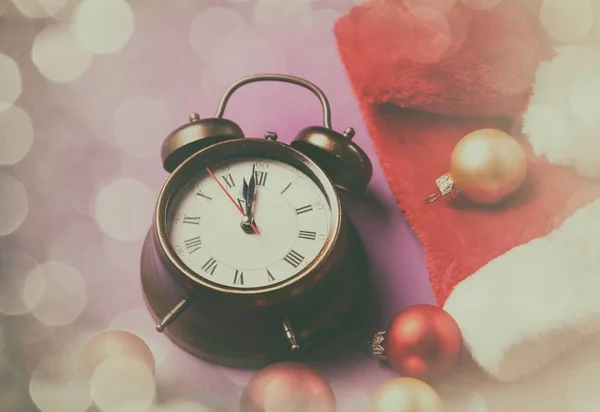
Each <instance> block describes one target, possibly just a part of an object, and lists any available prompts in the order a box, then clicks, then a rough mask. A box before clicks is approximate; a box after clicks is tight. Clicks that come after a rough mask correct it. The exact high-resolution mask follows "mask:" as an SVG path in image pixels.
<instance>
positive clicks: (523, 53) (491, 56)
mask: <svg viewBox="0 0 600 412" xmlns="http://www.w3.org/2000/svg"><path fill="white" fill-rule="evenodd" d="M483 57H484V59H485V60H486V61H487V63H488V64H489V65H490V67H491V70H490V71H489V72H488V73H487V74H486V75H485V78H484V79H483V80H485V82H486V84H487V85H488V87H492V88H494V89H495V90H496V91H498V92H500V93H502V94H504V95H507V96H510V95H516V94H520V93H523V92H524V91H525V90H526V89H528V88H529V87H530V85H531V84H532V83H533V81H534V77H535V73H536V68H537V64H538V62H537V60H536V57H535V55H534V53H533V51H532V50H531V48H530V47H529V46H528V45H526V44H525V43H523V42H522V41H520V40H518V39H517V38H511V37H498V38H496V39H494V40H493V41H492V42H490V43H489V44H488V45H487V48H486V49H485V52H484V56H483Z"/></svg>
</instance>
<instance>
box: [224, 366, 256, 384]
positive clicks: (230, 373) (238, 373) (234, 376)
mask: <svg viewBox="0 0 600 412" xmlns="http://www.w3.org/2000/svg"><path fill="white" fill-rule="evenodd" d="M219 370H220V371H221V373H222V374H223V376H225V377H226V378H227V379H229V380H230V381H231V382H233V383H235V384H236V385H238V386H240V387H242V388H243V387H244V386H246V384H248V382H249V381H250V379H252V376H254V374H255V373H256V371H253V370H245V369H235V368H228V367H225V366H220V367H219Z"/></svg>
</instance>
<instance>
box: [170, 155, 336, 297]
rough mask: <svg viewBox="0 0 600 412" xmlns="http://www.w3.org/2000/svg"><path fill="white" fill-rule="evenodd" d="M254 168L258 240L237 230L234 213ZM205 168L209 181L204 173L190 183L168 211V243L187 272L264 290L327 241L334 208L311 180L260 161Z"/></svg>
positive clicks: (290, 169)
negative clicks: (187, 269) (190, 271)
mask: <svg viewBox="0 0 600 412" xmlns="http://www.w3.org/2000/svg"><path fill="white" fill-rule="evenodd" d="M253 167H254V169H255V175H254V177H255V183H256V186H255V195H254V202H253V206H252V217H253V219H254V223H255V225H256V227H257V229H258V231H259V233H258V234H257V233H254V232H250V233H248V232H245V231H244V230H242V227H241V223H242V217H243V214H242V212H240V209H239V208H241V209H242V210H244V209H245V202H244V197H243V194H242V188H243V182H244V179H245V180H246V182H248V183H249V181H250V178H251V176H252V169H253ZM209 169H210V171H211V172H212V174H213V175H214V177H213V176H211V175H210V174H209V173H208V171H207V172H204V173H202V174H200V175H198V176H196V177H194V178H193V179H192V180H190V181H189V182H188V183H187V184H185V185H184V186H183V188H182V189H181V191H180V192H179V193H177V194H176V195H175V196H174V198H173V200H172V201H171V204H170V206H169V210H168V216H167V227H168V232H169V239H170V242H171V245H172V246H173V249H174V250H175V252H176V253H177V254H178V255H179V257H180V259H181V260H182V261H183V263H185V264H186V265H187V266H188V267H189V268H190V269H191V270H192V271H194V272H195V273H197V274H198V275H199V276H201V277H203V278H205V279H207V280H209V281H211V282H214V283H217V284H220V285H223V286H226V287H230V288H262V287H267V286H272V285H274V284H276V283H279V282H282V281H284V280H286V279H289V278H291V277H293V276H294V275H295V274H297V273H298V272H299V271H301V270H302V269H303V268H304V267H305V266H306V265H308V264H309V263H310V262H311V261H313V260H314V259H315V258H316V256H317V255H318V254H319V252H320V251H321V249H322V248H323V246H324V244H325V241H326V239H327V238H328V236H329V235H330V231H331V223H330V222H331V208H330V205H329V203H328V201H327V198H326V197H325V195H324V194H323V192H322V191H321V190H320V189H319V187H318V186H317V184H316V183H315V182H314V181H313V180H312V179H311V178H309V177H308V176H307V175H305V174H304V173H303V172H301V171H300V170H298V169H296V168H294V167H292V166H290V165H287V164H285V163H283V162H279V161H275V160H265V159H243V160H237V161H232V162H229V163H226V164H219V165H215V166H213V167H209ZM215 179H216V180H218V183H217V181H216V180H215ZM230 197H231V198H230ZM232 199H233V201H232ZM234 201H235V203H234ZM236 203H237V206H236ZM238 207H239V208H238Z"/></svg>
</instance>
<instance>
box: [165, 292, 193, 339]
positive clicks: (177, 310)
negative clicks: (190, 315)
mask: <svg viewBox="0 0 600 412" xmlns="http://www.w3.org/2000/svg"><path fill="white" fill-rule="evenodd" d="M191 304H192V295H188V296H186V297H185V299H183V300H181V301H180V302H179V303H178V304H177V305H175V306H174V307H173V309H171V310H170V311H169V313H167V314H166V315H165V317H164V318H162V320H161V321H160V323H159V324H158V325H156V331H157V332H160V333H162V332H164V331H165V328H166V327H167V326H169V325H170V324H171V323H173V322H175V321H176V320H177V318H178V317H179V316H181V315H182V314H183V312H185V311H186V310H187V308H189V307H190V305H191Z"/></svg>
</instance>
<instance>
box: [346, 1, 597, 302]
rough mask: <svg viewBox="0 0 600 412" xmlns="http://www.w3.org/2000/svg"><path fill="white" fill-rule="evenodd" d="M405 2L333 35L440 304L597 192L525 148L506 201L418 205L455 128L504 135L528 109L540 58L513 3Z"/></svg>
mask: <svg viewBox="0 0 600 412" xmlns="http://www.w3.org/2000/svg"><path fill="white" fill-rule="evenodd" d="M408 3H416V2H404V1H402V0H384V1H372V2H370V3H368V4H365V5H361V6H357V7H355V8H353V9H352V10H351V11H350V12H349V14H348V15H346V16H344V17H343V18H341V19H340V20H339V21H338V22H337V24H336V27H335V34H336V37H337V40H338V45H339V52H340V55H341V58H342V60H343V62H344V65H345V67H346V70H347V73H348V76H349V78H350V81H351V83H352V86H353V88H354V91H355V93H356V96H357V97H358V99H359V101H360V104H361V107H362V111H363V114H364V118H365V121H366V124H367V128H368V131H369V133H370V136H371V137H372V139H373V141H374V144H375V147H376V149H377V153H378V157H379V160H380V162H381V164H382V167H383V169H384V171H385V173H386V175H387V177H388V179H389V183H390V186H391V190H392V192H393V194H394V195H395V197H396V198H397V200H398V204H399V207H400V208H401V209H402V210H403V211H404V213H405V216H406V218H407V220H408V221H409V223H410V225H411V226H412V228H413V229H414V231H415V232H416V234H417V236H418V237H419V239H420V241H421V242H422V245H423V247H424V250H425V254H426V256H427V265H428V269H429V273H430V277H431V282H432V285H433V288H434V292H435V295H436V297H437V299H438V301H439V303H440V305H443V304H444V302H445V301H446V299H447V298H448V296H449V295H450V293H451V292H452V290H453V288H454V287H455V286H456V285H457V284H458V283H460V282H461V281H462V280H464V279H465V278H467V277H469V276H470V275H471V274H473V273H475V272H476V271H477V270H478V269H479V268H481V267H483V266H484V265H486V264H487V263H488V262H490V261H491V260H493V259H494V258H496V257H497V256H499V255H502V254H503V253H505V252H507V251H508V250H510V249H512V248H514V247H515V246H518V245H521V244H524V243H527V242H529V241H530V240H532V239H534V238H538V237H543V236H545V235H546V234H548V233H549V232H550V231H552V230H553V229H554V228H556V227H558V226H559V225H560V224H561V223H562V222H563V221H564V220H565V218H567V217H569V216H570V215H571V214H572V213H573V212H574V211H575V210H576V209H578V208H580V207H582V206H583V205H586V204H588V203H589V202H591V201H592V200H594V199H595V198H597V197H598V190H597V188H595V187H590V185H589V184H588V182H586V181H584V180H581V179H578V178H576V177H574V176H573V175H571V174H569V173H568V172H566V171H565V170H563V169H560V168H558V167H554V166H550V165H548V164H547V162H546V161H545V160H543V159H540V158H536V157H534V156H533V155H532V153H531V150H530V149H529V147H528V146H527V145H526V144H525V143H522V145H523V147H524V149H525V151H526V153H527V157H528V178H527V180H526V182H525V183H524V185H523V186H522V187H521V189H520V190H519V191H518V192H517V193H516V194H515V195H514V196H512V197H511V198H510V199H508V200H507V201H506V202H504V203H503V204H501V205H497V206H494V207H480V206H475V205H472V204H469V203H468V202H466V201H460V200H459V199H457V201H454V202H450V201H448V200H447V199H440V200H438V201H437V202H435V203H434V204H431V205H425V204H424V200H425V198H426V197H427V196H428V195H429V194H431V193H432V192H435V191H436V187H435V180H436V178H438V177H439V176H441V175H442V174H444V173H446V172H447V171H448V170H449V161H450V154H451V152H452V150H453V148H454V146H455V145H456V143H457V142H458V141H459V140H460V139H461V138H462V137H463V136H464V135H466V134H467V133H469V132H471V131H474V130H476V129H480V128H484V127H495V128H503V129H505V130H507V131H509V132H512V131H513V130H512V128H511V126H510V122H509V121H506V120H501V119H511V118H516V117H518V116H519V114H520V113H522V111H523V110H524V109H525V108H526V106H527V101H528V98H529V93H530V87H531V84H532V82H533V80H534V76H535V72H536V69H537V67H538V64H539V63H540V61H541V60H542V59H543V58H544V57H546V53H545V51H543V50H542V46H541V45H540V43H539V42H538V40H537V39H536V36H535V35H534V33H533V30H532V28H531V26H530V25H529V22H528V19H527V14H526V13H525V11H524V10H523V9H522V8H521V7H520V6H519V4H518V2H512V1H505V2H503V3H501V4H500V5H499V6H497V7H495V8H494V9H492V10H490V11H481V10H479V11H478V10H473V9H470V8H468V7H466V6H464V4H462V2H460V1H457V2H455V4H456V5H455V6H454V7H453V8H452V9H451V10H449V11H447V10H435V9H431V8H423V7H421V8H416V9H410V10H409V9H407V7H406V5H405V4H408ZM429 3H432V2H429ZM440 3H447V2H440ZM512 134H513V135H515V133H512ZM540 288H543V285H540ZM507 298H509V297H507Z"/></svg>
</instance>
